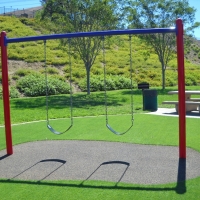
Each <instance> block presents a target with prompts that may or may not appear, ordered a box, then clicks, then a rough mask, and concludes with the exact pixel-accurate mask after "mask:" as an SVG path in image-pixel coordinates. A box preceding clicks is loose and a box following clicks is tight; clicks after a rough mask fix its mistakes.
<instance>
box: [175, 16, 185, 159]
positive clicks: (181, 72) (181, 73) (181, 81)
mask: <svg viewBox="0 0 200 200" xmlns="http://www.w3.org/2000/svg"><path fill="white" fill-rule="evenodd" d="M176 28H177V33H176V37H177V38H176V41H177V62H178V100H179V109H178V110H179V158H186V117H185V114H186V110H185V69H184V44H183V34H184V31H183V22H182V20H181V19H177V20H176Z"/></svg>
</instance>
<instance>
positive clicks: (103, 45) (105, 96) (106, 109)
mask: <svg viewBox="0 0 200 200" xmlns="http://www.w3.org/2000/svg"><path fill="white" fill-rule="evenodd" d="M102 51H103V71H104V100H105V114H106V124H108V106H107V92H106V91H107V87H106V56H105V37H104V36H102Z"/></svg>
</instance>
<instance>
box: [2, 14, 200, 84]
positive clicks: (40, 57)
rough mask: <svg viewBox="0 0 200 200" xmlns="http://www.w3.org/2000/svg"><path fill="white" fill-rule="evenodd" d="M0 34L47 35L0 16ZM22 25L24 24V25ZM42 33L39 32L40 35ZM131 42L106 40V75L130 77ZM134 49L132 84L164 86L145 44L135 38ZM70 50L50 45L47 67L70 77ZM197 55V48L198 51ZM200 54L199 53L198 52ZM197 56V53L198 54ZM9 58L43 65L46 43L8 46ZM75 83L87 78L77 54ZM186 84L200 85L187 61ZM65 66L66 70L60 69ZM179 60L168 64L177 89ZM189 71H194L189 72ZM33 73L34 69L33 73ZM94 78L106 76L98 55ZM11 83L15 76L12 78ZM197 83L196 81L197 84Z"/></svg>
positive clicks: (168, 80)
mask: <svg viewBox="0 0 200 200" xmlns="http://www.w3.org/2000/svg"><path fill="white" fill-rule="evenodd" d="M0 22H1V23H0V30H5V31H6V32H7V35H8V37H9V38H13V37H24V36H33V35H39V34H47V33H48V32H47V31H45V30H43V29H42V28H41V26H40V25H39V24H38V22H37V23H36V22H35V21H34V20H33V19H31V20H29V19H21V21H20V20H19V19H17V18H13V17H4V16H0ZM22 22H23V23H22ZM38 30H39V31H38ZM128 40H129V38H128V36H114V37H112V38H109V39H107V40H106V67H107V74H113V75H123V76H126V77H128V76H129V60H130V58H129V52H130V50H129V41H128ZM132 47H133V58H132V61H133V70H134V73H133V80H134V84H136V83H137V82H142V81H147V82H150V83H151V85H153V86H160V85H161V66H160V62H159V61H158V57H157V55H156V54H155V53H154V52H153V51H152V50H151V48H150V47H148V46H146V45H145V44H144V43H142V42H141V41H140V40H139V39H138V38H137V37H136V36H133V37H132ZM67 49H68V48H67V47H61V46H60V43H59V41H58V40H50V41H47V63H48V65H54V66H55V65H56V66H57V68H58V69H59V71H60V73H61V74H62V75H63V76H65V77H68V76H69V74H68V72H67V71H68V54H67V51H68V50H67ZM147 50H150V51H151V54H150V56H147ZM196 51H198V48H196ZM199 51H200V49H199ZM197 53H198V52H197ZM197 53H196V56H197V58H196V63H198V62H197V61H198V59H199V58H198V54H197ZM8 55H9V59H11V60H24V61H27V62H31V63H32V62H43V61H44V46H43V41H38V42H25V43H24V42H23V43H13V44H9V45H8ZM73 55H74V56H73V59H72V65H73V71H72V76H73V80H74V81H75V82H76V83H79V81H80V80H81V79H83V78H85V77H86V72H85V67H84V65H83V62H82V61H81V60H80V58H79V56H78V55H77V53H76V52H74V51H73ZM185 65H186V82H187V83H188V84H194V82H195V84H196V83H199V80H200V77H199V69H200V66H199V65H198V64H192V63H191V62H190V61H189V60H186V62H185ZM62 66H66V68H65V69H63V68H61V67H62ZM176 66H177V61H176V56H175V55H174V59H173V60H171V61H170V62H169V64H168V70H167V71H166V85H167V86H168V85H176V84H177V75H176ZM187 69H193V70H192V71H191V70H189V71H188V70H187ZM33 70H34V69H33ZM91 74H94V75H99V74H103V68H102V55H101V54H99V55H98V56H97V59H96V61H95V63H94V65H93V67H92V68H91ZM10 78H11V80H12V75H10ZM194 80H195V81H194Z"/></svg>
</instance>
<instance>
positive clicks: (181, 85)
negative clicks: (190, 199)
mask: <svg viewBox="0 0 200 200" xmlns="http://www.w3.org/2000/svg"><path fill="white" fill-rule="evenodd" d="M153 33H166V34H167V33H175V34H176V41H177V63H178V90H179V94H178V95H179V96H178V99H179V158H186V119H185V72H184V45H183V23H182V20H181V19H177V20H176V27H173V28H151V29H131V30H111V31H96V32H82V33H67V34H53V35H44V36H32V37H23V38H10V39H9V38H7V37H6V32H1V38H0V45H1V61H2V86H3V102H4V120H5V132H6V147H7V154H9V155H11V154H13V148H12V133H11V120H10V101H9V86H8V56H7V45H8V44H9V43H15V42H26V41H38V40H43V41H44V40H51V39H62V38H77V37H96V36H107V35H109V36H111V35H136V34H153ZM107 127H108V128H109V129H110V130H111V131H112V132H114V133H115V131H114V130H113V129H112V128H111V127H110V126H109V124H108V122H107ZM49 128H50V127H49Z"/></svg>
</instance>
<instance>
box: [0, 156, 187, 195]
mask: <svg viewBox="0 0 200 200" xmlns="http://www.w3.org/2000/svg"><path fill="white" fill-rule="evenodd" d="M3 157H4V158H5V157H6V156H3ZM44 162H59V163H61V165H60V166H59V167H57V168H56V169H54V170H53V171H51V172H50V173H49V174H48V175H46V176H45V177H43V178H42V179H40V180H39V181H37V182H34V181H25V180H14V178H16V177H18V176H19V175H21V174H23V173H25V172H26V171H28V170H29V169H31V168H33V167H34V166H36V165H37V164H39V163H44ZM65 163H66V161H65V160H60V159H45V160H41V161H39V162H37V163H36V164H34V165H33V166H31V167H29V168H27V169H26V170H24V171H23V172H21V173H20V174H18V175H16V176H15V177H13V178H11V179H8V180H0V183H8V184H9V183H15V184H30V185H45V186H57V187H63V186H64V187H73V188H86V189H87V188H88V189H90V188H93V189H108V190H109V189H112V190H113V189H116V190H136V191H175V192H176V193H177V194H184V193H186V192H187V189H186V159H179V162H178V175H177V185H176V187H161V186H160V185H159V186H156V185H155V186H148V185H146V186H142V185H141V186H134V185H133V186H131V185H130V186H119V185H118V184H119V183H120V181H121V180H122V178H123V177H124V175H125V173H126V171H127V170H128V167H129V166H130V163H128V162H124V161H108V162H103V163H102V164H100V165H99V166H98V167H97V168H96V169H95V170H94V172H92V173H91V175H89V176H88V178H87V179H85V180H84V181H81V183H57V182H56V181H54V182H53V181H51V182H48V181H43V180H44V179H45V178H47V177H48V176H50V175H51V174H53V173H54V172H55V171H56V170H58V169H59V168H60V167H62V166H63V165H64V164H65ZM111 164H123V165H126V168H125V170H124V172H123V173H122V175H121V176H120V177H119V179H118V181H116V183H115V185H113V186H110V185H109V186H106V185H100V186H98V185H91V184H90V183H88V182H86V181H87V180H89V179H90V178H91V177H92V176H93V175H94V174H95V173H96V172H97V171H98V170H99V169H100V167H101V166H104V165H111ZM66 181H67V180H66Z"/></svg>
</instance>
